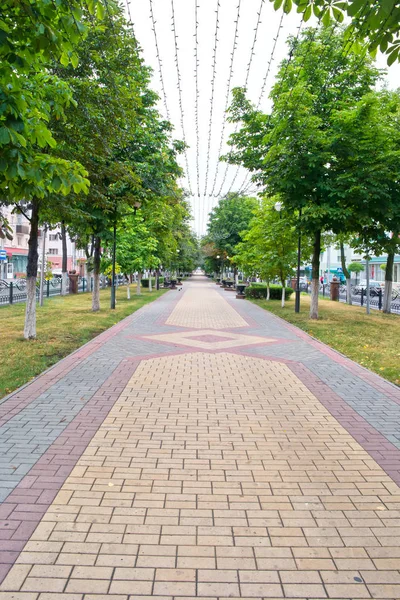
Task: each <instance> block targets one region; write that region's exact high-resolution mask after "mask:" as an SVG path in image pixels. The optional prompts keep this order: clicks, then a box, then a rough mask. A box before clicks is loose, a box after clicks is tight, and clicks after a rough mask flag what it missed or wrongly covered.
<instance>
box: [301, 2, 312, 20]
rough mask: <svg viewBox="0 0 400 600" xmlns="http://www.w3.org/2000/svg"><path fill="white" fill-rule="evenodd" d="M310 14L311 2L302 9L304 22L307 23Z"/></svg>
mask: <svg viewBox="0 0 400 600" xmlns="http://www.w3.org/2000/svg"><path fill="white" fill-rule="evenodd" d="M311 14H312V8H311V4H309V5H308V6H307V8H306V10H305V11H304V17H303V19H304V22H305V23H307V21H308V20H309V19H310V17H311Z"/></svg>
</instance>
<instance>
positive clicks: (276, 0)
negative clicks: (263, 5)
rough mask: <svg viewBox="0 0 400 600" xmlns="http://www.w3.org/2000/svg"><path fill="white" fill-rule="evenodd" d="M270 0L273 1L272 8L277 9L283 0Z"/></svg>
mask: <svg viewBox="0 0 400 600" xmlns="http://www.w3.org/2000/svg"><path fill="white" fill-rule="evenodd" d="M271 2H273V3H274V9H275V10H279V9H280V7H281V6H282V2H283V0H271Z"/></svg>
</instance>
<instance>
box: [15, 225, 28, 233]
mask: <svg viewBox="0 0 400 600" xmlns="http://www.w3.org/2000/svg"><path fill="white" fill-rule="evenodd" d="M15 233H24V234H25V235H28V234H29V225H16V226H15Z"/></svg>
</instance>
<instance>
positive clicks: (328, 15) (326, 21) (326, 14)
mask: <svg viewBox="0 0 400 600" xmlns="http://www.w3.org/2000/svg"><path fill="white" fill-rule="evenodd" d="M321 21H322V23H323V25H325V27H328V25H329V23H330V22H331V13H330V10H329V8H327V9H326V10H325V11H324V14H323V15H322V19H321Z"/></svg>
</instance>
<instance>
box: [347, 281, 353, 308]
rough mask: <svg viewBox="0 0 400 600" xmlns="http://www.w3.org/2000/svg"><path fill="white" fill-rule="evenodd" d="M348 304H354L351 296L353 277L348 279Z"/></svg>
mask: <svg viewBox="0 0 400 600" xmlns="http://www.w3.org/2000/svg"><path fill="white" fill-rule="evenodd" d="M346 292H347V304H353V298H352V297H351V279H346Z"/></svg>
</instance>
